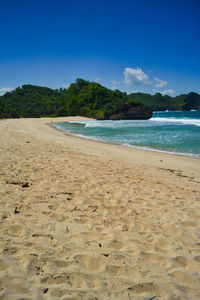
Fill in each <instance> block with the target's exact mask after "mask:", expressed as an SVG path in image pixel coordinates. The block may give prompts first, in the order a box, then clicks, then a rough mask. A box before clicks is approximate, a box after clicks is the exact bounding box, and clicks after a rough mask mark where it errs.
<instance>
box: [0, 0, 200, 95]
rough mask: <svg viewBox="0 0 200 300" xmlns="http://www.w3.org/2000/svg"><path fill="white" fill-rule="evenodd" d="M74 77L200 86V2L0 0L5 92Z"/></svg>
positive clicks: (140, 85)
mask: <svg viewBox="0 0 200 300" xmlns="http://www.w3.org/2000/svg"><path fill="white" fill-rule="evenodd" d="M76 78H84V79H87V80H90V81H97V82H99V83H100V84H102V85H104V86H106V87H108V88H112V89H115V88H118V89H120V90H123V91H126V92H135V91H143V92H148V93H155V92H157V91H159V92H161V93H163V94H164V93H167V94H170V95H177V94H181V93H187V92H189V91H195V92H197V93H200V1H199V0H188V1H184V0H182V1H181V0H177V1H176V0H174V1H172V0H168V1H165V0H163V1H162V0H140V1H138V0H137V1H135V0H132V1H128V0H123V1H122V0H115V1H114V0H113V1H112V0H107V1H104V0H96V1H95V0H82V1H81V0H77V1H72V0H71V1H70V0H69V1H68V0H65V1H61V0H40V1H39V0H34V1H32V0H26V1H23V0H15V1H14V0H1V1H0V93H1V94H3V93H4V92H5V91H6V90H9V89H12V88H15V87H17V86H20V85H22V84H27V83H31V84H36V85H43V86H49V87H52V88H58V87H67V86H68V84H70V83H72V82H74V81H75V80H76Z"/></svg>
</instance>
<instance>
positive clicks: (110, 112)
mask: <svg viewBox="0 0 200 300" xmlns="http://www.w3.org/2000/svg"><path fill="white" fill-rule="evenodd" d="M75 115H80V116H87V117H93V118H98V119H125V118H126V119H132V118H134V119H148V118H150V117H151V115H152V111H151V109H149V108H145V106H144V105H143V104H139V103H137V101H135V100H133V99H131V98H130V97H129V96H128V95H127V94H126V93H122V92H120V91H119V90H115V91H112V90H110V89H107V88H105V87H103V86H101V85H100V84H98V83H95V82H89V81H85V80H83V79H77V80H76V83H72V84H71V85H70V87H69V88H68V89H59V90H52V89H50V88H46V87H40V86H34V85H23V86H22V87H18V88H17V89H16V90H14V91H12V92H9V93H6V94H5V95H4V96H1V97H0V117H1V118H20V117H24V118H30V117H35V118H36V117H44V116H55V117H56V116H75Z"/></svg>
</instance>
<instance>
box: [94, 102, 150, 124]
mask: <svg viewBox="0 0 200 300" xmlns="http://www.w3.org/2000/svg"><path fill="white" fill-rule="evenodd" d="M152 114H153V112H152V110H151V109H150V108H148V107H146V106H144V105H142V104H140V105H137V106H135V107H132V108H129V109H128V110H124V111H120V112H117V113H116V114H110V115H108V114H104V115H103V116H97V120H148V119H150V118H151V117H152Z"/></svg>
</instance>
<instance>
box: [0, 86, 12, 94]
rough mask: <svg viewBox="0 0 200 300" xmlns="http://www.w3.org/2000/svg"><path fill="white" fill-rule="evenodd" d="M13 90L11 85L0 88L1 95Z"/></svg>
mask: <svg viewBox="0 0 200 300" xmlns="http://www.w3.org/2000/svg"><path fill="white" fill-rule="evenodd" d="M12 90H13V88H11V87H2V88H0V96H2V95H4V94H5V93H7V92H11V91H12Z"/></svg>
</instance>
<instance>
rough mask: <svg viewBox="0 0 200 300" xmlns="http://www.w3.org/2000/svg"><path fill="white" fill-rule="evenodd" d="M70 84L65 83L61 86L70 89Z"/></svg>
mask: <svg viewBox="0 0 200 300" xmlns="http://www.w3.org/2000/svg"><path fill="white" fill-rule="evenodd" d="M69 86H70V84H69V83H64V84H63V85H61V88H63V89H68V87H69Z"/></svg>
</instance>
